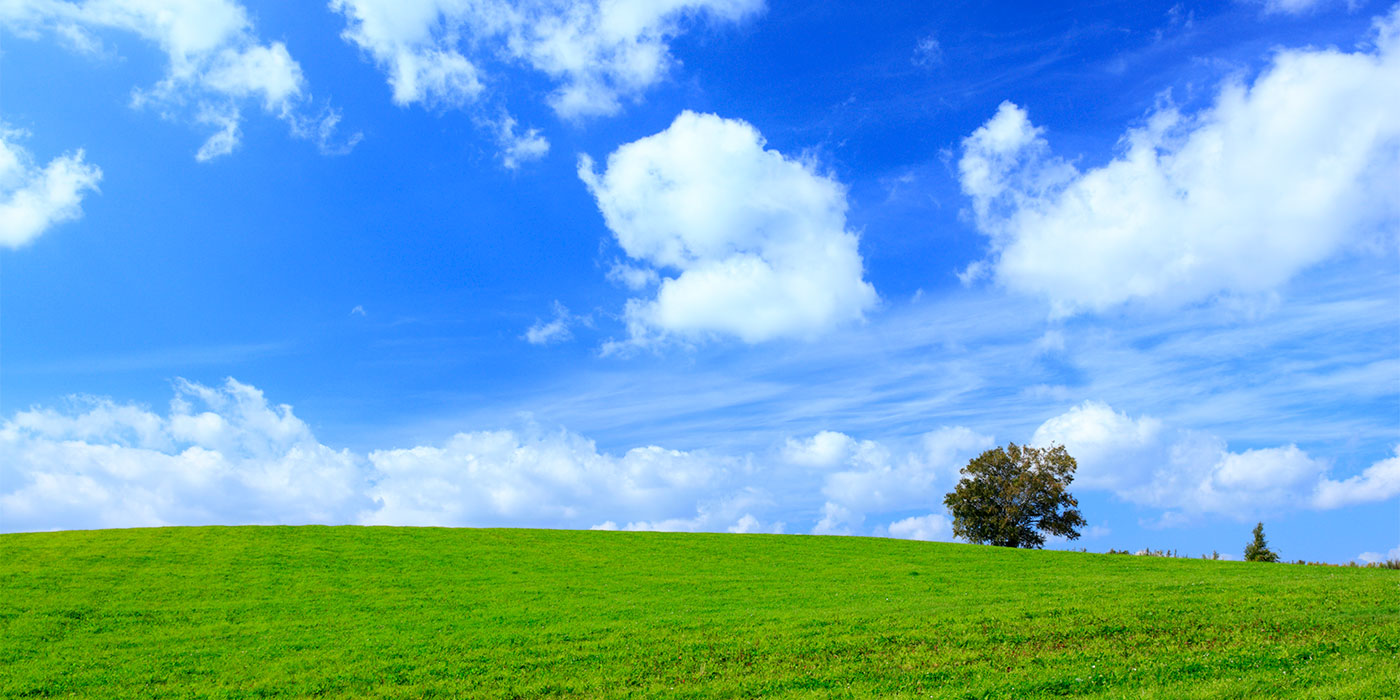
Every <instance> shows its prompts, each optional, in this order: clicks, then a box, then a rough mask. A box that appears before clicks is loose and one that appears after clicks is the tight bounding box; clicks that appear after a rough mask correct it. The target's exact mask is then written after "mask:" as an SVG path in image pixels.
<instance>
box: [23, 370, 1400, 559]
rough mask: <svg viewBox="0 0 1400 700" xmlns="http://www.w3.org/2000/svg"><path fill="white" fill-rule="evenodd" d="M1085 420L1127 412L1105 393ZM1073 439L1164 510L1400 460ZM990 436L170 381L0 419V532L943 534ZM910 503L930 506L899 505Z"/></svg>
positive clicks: (1263, 500)
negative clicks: (359, 441) (709, 447)
mask: <svg viewBox="0 0 1400 700" xmlns="http://www.w3.org/2000/svg"><path fill="white" fill-rule="evenodd" d="M1080 408H1081V409H1085V408H1086V407H1080ZM1088 408H1093V407H1088ZM1077 415H1078V416H1080V420H1081V421H1089V420H1093V419H1099V420H1105V421H1110V422H1112V421H1118V423H1119V424H1121V423H1122V421H1123V420H1125V419H1124V418H1123V417H1121V414H1116V413H1114V412H1113V411H1112V410H1111V409H1107V408H1106V407H1104V410H1103V411H1096V410H1081V411H1080V412H1079V414H1077ZM1126 420H1127V421H1128V422H1129V423H1138V424H1141V423H1143V422H1145V421H1146V420H1147V419H1143V418H1139V419H1126ZM1066 422H1067V421H1065V420H1061V421H1060V422H1059V424H1061V425H1063V424H1065V423H1066ZM1045 432H1048V430H1047V431H1045ZM1065 434H1066V435H1071V436H1078V437H1076V441H1075V442H1071V441H1069V440H1066V442H1067V443H1069V445H1068V446H1069V448H1070V450H1071V453H1072V454H1075V455H1076V456H1079V457H1080V461H1081V464H1082V465H1083V469H1084V470H1085V471H1086V472H1097V473H1100V474H1103V473H1107V470H1106V469H1105V468H1104V465H1103V464H1102V463H1099V462H1113V463H1116V464H1118V465H1120V466H1121V468H1122V469H1123V470H1124V472H1125V474H1124V475H1120V476H1118V477H1116V478H1117V481H1115V482H1113V483H1114V484H1115V486H1114V487H1113V488H1112V489H1111V490H1113V491H1114V492H1115V493H1118V494H1119V495H1120V496H1122V497H1123V498H1125V499H1127V500H1129V501H1132V502H1134V503H1141V504H1144V505H1148V506H1152V507H1157V508H1163V509H1168V511H1169V512H1168V513H1167V516H1166V517H1167V520H1168V521H1171V522H1188V521H1189V520H1191V516H1193V515H1197V514H1201V513H1220V514H1226V515H1232V516H1236V517H1241V518H1246V517H1253V514H1254V512H1256V511H1259V510H1261V509H1269V508H1300V507H1315V508H1334V507H1341V506H1344V505H1347V504H1350V503H1354V502H1360V501H1362V500H1384V499H1387V498H1394V495H1395V493H1396V492H1397V487H1396V486H1395V483H1396V482H1395V479H1394V476H1395V466H1394V465H1395V462H1396V459H1391V460H1387V461H1385V462H1382V463H1378V464H1377V465H1375V466H1373V467H1372V468H1371V469H1368V470H1366V472H1364V473H1363V474H1362V475H1359V476H1358V477H1354V478H1352V479H1348V480H1344V481H1333V480H1332V477H1331V476H1330V475H1329V469H1328V467H1327V465H1326V464H1325V463H1323V462H1321V461H1320V460H1317V459H1314V458H1311V457H1309V456H1308V455H1307V454H1305V453H1303V452H1302V451H1301V450H1299V449H1298V448H1296V447H1294V446H1285V447H1279V448H1269V449H1262V450H1248V451H1243V452H1229V451H1228V450H1226V449H1225V446H1224V444H1223V442H1220V441H1218V440H1214V439H1211V438H1203V437H1201V436H1199V435H1197V434H1192V433H1186V432H1182V431H1174V432H1169V431H1167V430H1166V429H1159V430H1157V431H1155V432H1152V433H1151V435H1152V436H1154V440H1155V442H1156V444H1157V446H1158V447H1157V451H1156V452H1155V453H1152V452H1148V451H1139V452H1137V453H1134V452H1133V451H1132V450H1136V449H1138V447H1137V446H1135V445H1133V444H1132V443H1129V447H1130V449H1129V456H1130V457H1132V459H1125V458H1124V457H1123V455H1122V454H1115V453H1113V452H1112V451H1111V450H1107V449H1102V446H1100V449H1097V450H1096V449H1087V448H1092V447H1094V445H1093V443H1094V442H1095V441H1098V442H1104V441H1105V439H1106V438H1105V437H1104V436H1105V435H1110V432H1109V431H1104V430H1098V431H1095V430H1092V429H1088V428H1084V427H1083V426H1080V429H1079V430H1078V431H1077V432H1074V431H1067V432H1066V433H1065ZM1038 435H1040V434H1039V433H1038ZM1110 442H1111V441H1110ZM991 444H992V441H991V439H990V438H989V437H986V436H982V435H979V434H977V433H975V432H973V431H970V430H968V429H966V428H942V429H939V430H935V431H932V432H930V433H927V434H925V435H923V436H919V437H917V438H912V439H907V440H895V441H879V442H877V441H873V440H859V439H856V438H853V437H851V436H848V435H844V434H842V433H836V432H831V431H823V432H819V433H817V434H815V435H813V436H811V437H810V438H804V439H797V440H791V441H788V442H787V443H784V444H777V445H774V446H773V449H772V450H771V451H769V452H766V453H762V454H759V455H754V454H741V455H727V454H716V453H710V452H705V451H700V450H691V451H686V450H676V449H667V448H664V447H660V446H656V445H647V446H644V447H638V448H635V449H631V450H627V451H625V452H621V453H609V452H607V451H603V450H600V449H598V446H597V445H596V444H595V443H594V442H593V441H591V440H589V439H587V438H585V437H583V436H581V435H578V434H576V433H572V432H568V431H565V430H562V429H560V430H553V431H545V430H541V429H539V428H537V427H534V426H526V427H524V428H522V429H516V430H492V431H476V432H462V433H458V434H456V435H454V436H452V437H451V438H449V439H447V440H445V441H443V442H441V443H438V444H428V445H418V446H414V447H407V448H396V449H383V450H373V451H370V452H368V453H357V452H352V451H349V450H337V449H333V448H331V447H327V446H326V445H324V444H322V443H321V442H320V441H318V440H317V439H316V437H315V435H313V433H312V431H311V429H310V428H309V426H308V425H307V424H306V423H305V422H304V421H302V420H301V419H300V418H299V417H298V416H296V415H295V414H294V413H293V411H292V409H291V407H289V406H285V405H276V404H273V403H270V402H269V401H268V400H267V399H266V398H265V397H264V396H263V394H262V392H260V391H258V390H257V389H256V388H254V387H251V386H248V385H245V384H241V383H239V382H237V381H235V380H232V379H230V380H228V381H227V382H225V383H224V384H222V385H220V386H204V385H200V384H196V383H192V382H186V381H183V380H182V381H179V382H177V385H176V396H175V399H174V400H173V401H172V402H171V405H170V408H169V410H168V411H167V412H165V413H157V412H155V411H152V410H150V409H148V408H145V407H142V406H137V405H132V404H119V403H115V402H113V401H111V400H107V399H97V398H89V397H77V398H75V399H73V405H72V406H70V407H69V408H68V409H66V410H55V409H51V408H32V409H30V410H27V411H21V412H18V413H16V414H14V415H13V416H12V417H11V418H10V419H8V420H5V421H3V422H0V530H4V531H15V530H44V529H58V528H63V529H70V528H87V527H129V526H139V525H163V524H186V525H194V524H240V523H364V524H385V525H443V526H517V527H518V526H529V527H567V528H586V527H590V526H592V527H596V528H600V529H628V530H666V531H688V532H689V531H707V532H724V531H730V532H783V531H785V529H786V528H787V527H788V524H789V523H794V522H796V523H800V524H801V525H800V528H801V529H807V528H809V527H810V528H811V531H812V532H814V533H817V534H875V535H885V534H888V535H890V536H895V537H916V538H921V539H947V538H948V536H949V534H948V522H947V515H946V514H945V513H943V512H941V503H942V498H943V495H944V494H945V493H946V492H947V491H948V490H949V489H950V488H951V487H952V485H953V484H954V483H955V482H956V479H957V477H958V470H959V469H960V468H961V467H962V466H963V465H965V464H966V462H967V460H968V459H969V458H970V457H972V456H973V455H975V454H976V453H977V452H980V451H981V450H982V449H985V448H986V447H989V446H990V445H991ZM1114 444H1117V443H1114ZM833 446H834V447H833ZM1133 455H1141V456H1142V457H1143V460H1144V461H1137V459H1138V458H1137V457H1134V456H1133ZM804 460H805V462H804ZM814 467H817V468H815V469H814ZM1329 484H1332V486H1328V485H1329ZM1386 484H1388V485H1386ZM1329 489H1331V490H1330V491H1329ZM1387 489H1389V490H1387ZM1337 494H1342V495H1337ZM1387 494H1389V495H1387ZM911 513H915V514H920V513H922V514H923V515H918V516H917V517H913V518H904V519H902V520H901V519H899V518H901V517H903V516H907V515H909V514H911ZM886 523H888V524H886ZM1088 534H1091V535H1092V534H1093V532H1092V531H1091V532H1089V533H1088Z"/></svg>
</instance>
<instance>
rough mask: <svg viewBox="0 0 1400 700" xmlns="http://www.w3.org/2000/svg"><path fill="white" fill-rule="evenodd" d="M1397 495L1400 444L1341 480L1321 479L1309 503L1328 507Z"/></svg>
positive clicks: (1384, 498) (1370, 501) (1379, 499)
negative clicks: (1388, 454) (1369, 464)
mask: <svg viewBox="0 0 1400 700" xmlns="http://www.w3.org/2000/svg"><path fill="white" fill-rule="evenodd" d="M1396 496H1400V447H1396V451H1395V456H1394V457H1390V458H1388V459H1383V460H1381V461H1379V462H1376V463H1375V464H1372V465H1371V466H1369V467H1367V468H1366V470H1365V471H1363V472H1361V473H1360V474H1357V475H1356V476H1353V477H1351V478H1349V479H1345V480H1343V481H1333V480H1332V479H1323V480H1322V482H1321V483H1319V484H1318V486H1317V491H1316V492H1315V493H1314V494H1313V506H1314V507H1316V508H1322V509H1329V508H1341V507H1344V506H1349V505H1353V504H1357V503H1374V502H1377V501H1386V500H1390V499H1392V498H1395V497H1396Z"/></svg>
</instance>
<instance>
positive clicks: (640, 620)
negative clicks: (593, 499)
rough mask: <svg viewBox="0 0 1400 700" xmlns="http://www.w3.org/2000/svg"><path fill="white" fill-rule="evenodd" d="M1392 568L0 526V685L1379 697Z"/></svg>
mask: <svg viewBox="0 0 1400 700" xmlns="http://www.w3.org/2000/svg"><path fill="white" fill-rule="evenodd" d="M916 573H917V574H918V575H914V574H916ZM1397 585H1400V574H1397V573H1396V572H1394V571H1388V570H1383V569H1366V568H1361V567H1356V568H1343V567H1325V568H1324V567H1310V566H1271V567H1258V566H1251V565H1247V564H1244V563H1242V562H1205V561H1201V560H1199V559H1165V558H1158V557H1121V556H1106V555H1102V554H1080V553H1072V552H1053V551H1029V550H1023V549H1000V548H991V547H972V546H968V545H959V544H940V543H923V542H906V541H901V540H884V539H868V538H854V537H797V536H774V535H709V534H663V533H628V532H569V531H545V530H453V529H442V528H355V527H337V528H325V527H297V528H288V527H246V528H169V529H155V530H107V531H93V532H59V533H39V534H23V535H0V698H30V697H65V698H91V699H93V700H98V699H101V700H126V699H135V698H141V699H145V698H168V699H176V698H208V699H224V700H232V699H234V698H239V699H243V698H246V699H252V698H311V697H315V698H347V699H349V698H379V699H383V700H388V699H390V698H394V699H398V698H403V699H408V698H638V699H641V698H690V699H697V700H698V699H706V698H716V699H719V698H723V699H728V698H752V697H764V698H810V699H813V700H815V699H816V698H829V697H837V698H868V697H880V698H907V699H912V698H916V697H917V698H924V697H932V698H944V699H948V700H951V699H954V698H959V699H960V698H1003V699H1010V698H1051V697H1064V696H1074V697H1085V698H1100V699H1103V700H1108V699H1109V698H1135V699H1141V700H1167V699H1176V698H1197V699H1203V698H1264V697H1268V698H1278V697H1298V698H1343V699H1353V700H1356V699H1364V698H1389V697H1394V679H1395V678H1397V677H1400V596H1397V595H1396V590H1397V588H1396V587H1397Z"/></svg>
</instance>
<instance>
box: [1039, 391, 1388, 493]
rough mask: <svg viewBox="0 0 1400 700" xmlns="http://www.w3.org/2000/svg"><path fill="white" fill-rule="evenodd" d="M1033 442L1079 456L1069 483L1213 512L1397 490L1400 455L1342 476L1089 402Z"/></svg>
mask: <svg viewBox="0 0 1400 700" xmlns="http://www.w3.org/2000/svg"><path fill="white" fill-rule="evenodd" d="M1031 442H1032V443H1033V444H1036V445H1041V446H1048V445H1051V444H1060V445H1064V446H1065V447H1066V448H1068V450H1069V452H1070V454H1072V455H1074V457H1075V460H1076V461H1077V462H1078V463H1079V470H1078V471H1077V472H1076V480H1075V483H1076V485H1077V486H1082V487H1085V488H1092V489H1099V490H1105V491H1111V492H1113V493H1114V494H1115V495H1117V496H1118V497H1120V498H1122V499H1124V500H1126V501H1129V502H1132V503H1138V504H1142V505H1147V506H1152V507H1157V508H1163V509H1167V510H1169V511H1173V512H1174V514H1173V515H1171V517H1177V516H1178V515H1183V517H1184V515H1190V514H1201V513H1211V514H1218V515H1228V516H1232V517H1235V518H1238V519H1242V520H1247V519H1249V518H1252V517H1255V516H1257V515H1258V514H1259V513H1261V512H1266V511H1270V510H1277V509H1284V508H1287V509H1292V508H1316V509H1323V510H1325V509H1332V508H1339V507H1342V506H1346V505H1352V504H1354V503H1362V502H1374V501H1384V500H1387V499H1390V498H1394V497H1395V496H1396V495H1400V457H1393V458H1390V459H1387V460H1383V461H1381V462H1378V463H1376V464H1374V465H1372V466H1371V467H1370V468H1368V469H1366V470H1365V471H1364V472H1363V473H1362V474H1360V475H1357V476H1353V477H1351V478H1349V479H1346V480H1344V481H1335V480H1333V479H1332V478H1331V476H1330V472H1331V465H1330V464H1328V463H1327V462H1326V461H1324V460H1321V459H1317V458H1314V457H1312V456H1310V455H1308V454H1307V453H1306V452H1304V451H1303V450H1301V449H1299V448H1298V446H1296V445H1282V446H1277V447H1267V448H1261V449H1250V450H1245V451H1243V452H1232V451H1230V450H1229V449H1228V447H1227V445H1226V443H1225V441H1224V440H1221V439H1220V438H1218V437H1215V436H1212V435H1207V434H1203V433H1199V432H1194V431H1187V430H1179V429H1171V428H1168V427H1167V426H1166V425H1165V424H1164V423H1163V422H1162V421H1160V420H1158V419H1155V418H1152V417H1150V416H1140V417H1138V418H1132V417H1130V416H1128V415H1127V414H1125V413H1121V412H1118V411H1115V410H1114V409H1113V408H1112V407H1110V406H1108V405H1107V404H1104V403H1101V402H1096V401H1086V402H1084V403H1083V404H1080V405H1079V406H1075V407H1074V408H1071V409H1070V410H1069V411H1067V412H1065V413H1063V414H1061V415H1058V416H1055V417H1053V418H1051V419H1049V420H1047V421H1045V423H1043V424H1042V425H1041V426H1040V427H1039V428H1038V429H1036V431H1035V434H1034V436H1032V438H1031Z"/></svg>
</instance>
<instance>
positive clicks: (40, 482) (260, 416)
mask: <svg viewBox="0 0 1400 700" xmlns="http://www.w3.org/2000/svg"><path fill="white" fill-rule="evenodd" d="M177 389H178V394H177V397H176V399H175V400H174V401H173V402H172V404H171V409H170V412H169V413H168V414H167V415H165V416H159V415H156V414H154V413H152V412H150V411H148V410H146V409H144V408H141V407H137V406H131V405H118V404H114V403H112V402H111V401H108V400H102V399H78V405H77V410H76V411H74V412H71V413H68V414H64V413H59V412H56V411H53V410H51V409H31V410H29V411H22V412H20V413H17V414H16V415H15V416H14V418H12V419H11V420H8V421H6V422H4V423H3V424H0V477H2V478H0V484H3V488H0V514H3V516H2V517H3V529H5V530H10V531H13V530H44V529H55V528H94V527H132V526H144V525H197V524H208V523H313V522H314V523H337V522H349V521H351V520H353V518H354V515H355V513H356V512H357V511H358V510H360V509H362V508H364V507H367V506H368V505H369V502H368V500H367V499H365V498H364V496H363V492H364V488H365V482H364V473H363V471H362V469H361V461H362V460H361V459H360V458H358V457H356V456H355V455H353V454H351V453H349V452H346V451H336V450H332V449H330V448H328V447H326V446H324V445H321V444H320V443H318V442H317V441H316V440H315V438H314V437H313V436H312V435H311V431H310V429H309V428H308V427H307V425H306V424H305V423H304V422H302V421H301V420H300V419H298V418H297V417H296V416H295V415H294V414H293V413H292V410H291V408H290V407H288V406H271V405H269V404H268V403H267V401H266V399H264V397H263V395H262V393H261V392H259V391H258V390H257V389H254V388H253V387H250V386H247V385H245V384H240V383H238V382H236V381H233V380H229V381H228V382H226V383H225V384H224V385H223V386H221V387H205V386H201V385H198V384H191V383H188V382H181V383H180V384H179V385H178V387H177ZM196 406H198V410H197V409H196Z"/></svg>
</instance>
